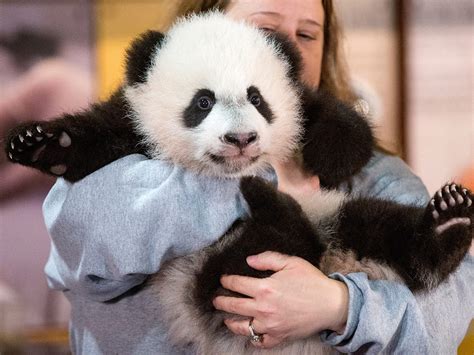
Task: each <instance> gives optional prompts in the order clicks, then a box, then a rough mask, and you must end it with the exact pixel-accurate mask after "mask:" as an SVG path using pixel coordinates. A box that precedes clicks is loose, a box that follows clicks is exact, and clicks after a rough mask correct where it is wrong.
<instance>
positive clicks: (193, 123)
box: [183, 89, 216, 128]
mask: <svg viewBox="0 0 474 355" xmlns="http://www.w3.org/2000/svg"><path fill="white" fill-rule="evenodd" d="M215 103H216V96H215V95H214V92H212V91H211V90H208V89H200V90H198V91H197V92H196V93H195V94H194V96H193V98H192V99H191V102H190V103H189V104H188V107H186V109H185V110H184V113H183V119H184V125H185V126H186V127H188V128H194V127H197V126H199V124H200V123H201V122H202V121H203V120H204V119H205V118H206V117H207V115H208V114H209V112H211V111H212V108H213V107H214V104H215Z"/></svg>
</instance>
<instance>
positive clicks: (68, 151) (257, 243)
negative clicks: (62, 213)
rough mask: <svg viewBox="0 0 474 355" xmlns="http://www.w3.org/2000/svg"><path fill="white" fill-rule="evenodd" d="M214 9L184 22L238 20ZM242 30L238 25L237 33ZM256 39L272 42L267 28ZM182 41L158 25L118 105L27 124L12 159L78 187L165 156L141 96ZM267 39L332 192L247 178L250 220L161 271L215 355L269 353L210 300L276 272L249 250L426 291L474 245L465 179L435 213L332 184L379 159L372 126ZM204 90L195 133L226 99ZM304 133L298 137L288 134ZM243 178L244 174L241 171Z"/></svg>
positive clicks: (311, 158) (175, 327) (136, 47)
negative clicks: (240, 281)
mask: <svg viewBox="0 0 474 355" xmlns="http://www.w3.org/2000/svg"><path fill="white" fill-rule="evenodd" d="M206 16H209V17H208V18H206ZM206 16H203V17H202V18H199V17H194V18H190V19H188V20H183V21H181V22H180V23H178V24H177V25H176V27H177V28H178V29H186V26H189V23H191V24H192V23H193V21H197V22H199V21H202V20H204V21H206V20H210V21H211V22H212V21H217V22H219V21H227V22H229V23H230V22H231V21H230V20H227V19H225V20H224V19H223V18H222V19H221V18H220V15H216V14H211V15H206ZM216 18H217V20H216ZM219 23H220V22H219ZM226 26H227V25H226ZM233 26H234V25H232V24H230V25H229V28H231V31H233ZM242 26H243V25H242ZM236 31H239V29H236ZM246 31H247V30H246ZM218 36H219V34H216V37H215V38H218ZM211 37H212V36H211ZM255 37H258V38H257V39H258V40H261V38H260V37H262V38H263V34H261V33H259V34H255ZM179 40H180V38H179V36H178V38H174V37H173V36H172V35H163V34H161V33H158V32H154V31H149V32H147V33H145V34H144V35H142V36H141V37H140V38H138V39H137V40H136V41H134V42H133V44H132V45H131V47H130V49H129V50H128V52H127V61H126V82H125V84H124V85H123V86H122V87H121V88H120V89H118V90H117V92H116V93H115V94H113V95H112V96H111V97H110V99H109V100H107V101H104V102H102V103H98V104H95V105H93V106H92V107H91V108H90V109H88V110H87V111H84V112H80V113H77V114H66V115H64V116H62V117H60V118H58V119H56V120H53V121H51V122H29V123H26V124H23V125H20V126H18V127H17V128H15V129H14V130H13V131H12V132H11V133H10V135H9V137H8V138H7V146H6V153H7V155H8V156H9V158H10V160H12V161H13V162H17V163H20V164H23V165H27V166H31V167H33V168H36V169H39V170H41V171H44V172H46V173H49V174H52V173H53V174H54V173H55V172H56V173H57V172H61V175H62V176H63V177H64V178H65V179H66V180H69V181H73V182H74V181H77V180H80V179H81V178H83V177H84V176H86V175H88V174H90V173H92V172H94V171H95V170H97V169H99V168H100V167H102V166H104V165H106V164H107V163H109V162H111V161H113V160H115V159H118V158H120V157H122V156H124V155H127V154H131V153H141V154H146V155H149V156H151V157H154V156H155V155H156V152H153V149H155V148H156V147H154V146H153V142H151V143H150V140H149V139H147V137H146V133H147V132H144V131H143V130H144V128H143V127H137V120H138V121H140V120H141V119H142V117H141V116H140V114H139V113H138V111H137V104H136V102H139V101H137V100H136V98H137V97H138V98H140V93H139V91H138V90H139V89H140V87H143V85H145V84H148V80H151V79H150V76H149V74H150V70H151V68H154V66H156V65H158V64H157V62H158V61H159V59H160V56H161V53H162V48H167V47H166V46H167V45H169V43H170V42H171V43H172V42H173V41H179ZM265 40H266V41H267V42H268V43H269V44H267V45H268V46H269V47H271V48H273V49H275V48H278V50H277V51H276V52H275V54H274V55H275V56H276V57H278V58H277V60H276V61H277V62H278V61H280V62H281V66H285V65H287V67H286V69H285V80H286V81H287V82H289V83H290V86H291V88H290V89H289V90H290V91H292V92H288V95H290V94H293V95H295V97H299V101H300V108H299V110H301V112H300V113H301V115H302V117H303V120H302V121H298V122H299V126H302V127H303V137H302V140H301V141H302V147H301V151H302V157H303V164H304V167H305V169H306V170H307V171H309V172H311V173H313V174H316V175H318V176H319V177H320V179H321V183H322V186H323V187H325V188H326V189H324V190H323V191H321V192H320V193H318V194H317V195H316V196H303V195H302V196H296V201H295V199H293V198H291V197H289V196H288V195H285V194H283V193H280V192H278V191H277V190H275V188H274V187H273V186H271V185H269V184H268V183H265V182H264V181H263V180H261V179H259V178H256V177H244V178H242V180H241V190H242V193H243V195H244V197H245V199H246V201H247V203H248V206H249V211H250V217H248V218H245V219H243V220H241V221H237V222H236V223H235V224H234V225H233V226H232V227H231V228H230V229H229V231H228V232H227V233H226V234H225V235H224V236H222V237H221V238H220V239H219V240H218V241H217V242H216V243H214V244H213V245H211V246H209V247H207V248H205V249H204V250H202V251H199V252H197V253H194V254H191V255H189V256H185V257H180V258H177V259H174V260H170V261H168V262H167V263H165V264H164V265H163V267H162V268H161V270H160V271H159V272H158V274H156V275H155V276H154V277H152V279H151V280H150V282H149V284H148V286H149V287H154V288H156V292H157V298H158V299H159V302H160V303H161V305H162V307H161V308H162V309H163V315H162V317H163V319H164V321H165V322H167V324H169V327H170V339H171V341H172V342H174V343H175V344H177V345H187V344H189V343H194V344H195V346H196V348H197V350H198V351H199V352H200V353H205V354H208V353H209V354H210V353H242V352H244V351H248V352H259V350H258V349H256V348H254V347H251V346H250V347H249V343H248V341H247V339H245V338H242V337H236V336H233V335H232V334H231V333H230V332H229V331H228V330H227V328H226V327H225V326H224V325H223V323H222V320H223V317H224V316H225V315H224V314H222V313H221V312H217V311H216V310H215V309H214V308H213V307H212V303H211V300H212V298H213V297H214V296H215V295H216V293H217V292H223V290H222V289H221V288H220V286H219V278H220V276H221V275H222V274H240V275H250V276H256V277H265V276H268V275H269V273H268V272H259V271H256V270H253V269H251V268H249V267H248V265H247V263H246V262H245V258H246V257H247V256H248V255H251V254H256V253H259V252H263V251H266V250H273V251H278V252H281V253H285V254H288V255H297V256H300V257H303V258H304V259H306V260H308V261H309V262H311V263H312V264H314V265H316V266H318V267H319V268H321V269H322V270H323V271H324V272H326V273H331V272H334V271H339V272H342V273H347V272H353V271H365V272H367V274H368V275H369V277H372V278H387V279H392V280H397V281H400V282H404V283H406V284H407V285H408V286H409V287H410V288H411V289H412V290H414V291H420V290H429V289H430V288H433V287H435V286H437V285H438V284H439V283H440V282H442V281H443V280H444V279H446V277H447V276H448V275H449V274H450V273H451V272H453V271H454V270H455V269H456V268H457V266H458V265H459V263H460V261H461V260H462V258H463V256H464V255H465V254H466V252H467V250H468V248H469V245H470V243H471V240H472V218H473V214H474V208H473V206H472V199H473V196H472V194H471V193H470V192H469V191H467V190H466V189H463V188H462V187H461V186H459V185H455V184H451V185H446V186H444V187H443V188H442V189H441V190H439V191H438V192H437V193H436V194H435V196H434V197H433V199H432V200H431V201H430V203H429V204H428V206H426V208H419V207H410V206H404V205H400V204H397V203H394V202H390V201H383V200H378V199H374V198H348V197H347V196H345V195H344V194H342V193H340V192H338V191H337V190H336V189H333V188H335V187H337V186H338V185H339V184H340V183H341V182H344V181H347V180H348V179H350V178H351V177H352V176H353V175H355V174H356V173H357V172H359V171H360V169H361V168H362V167H363V166H364V165H366V164H367V162H368V161H369V159H370V158H371V155H372V151H373V149H374V139H373V136H372V132H371V129H370V126H369V124H368V123H367V122H366V121H365V120H364V118H362V117H360V116H359V115H358V114H357V113H356V112H355V111H353V110H352V109H351V108H349V107H347V106H346V105H344V104H342V103H340V102H339V101H337V100H336V99H334V98H333V97H331V96H330V95H327V94H324V93H314V92H312V91H311V90H308V89H305V88H304V87H302V85H301V84H300V83H299V82H298V77H299V70H300V59H299V56H298V53H297V52H296V51H295V49H294V48H293V47H292V46H291V44H290V43H289V42H288V41H286V40H284V39H283V38H281V37H279V36H276V37H272V38H270V37H269V38H267V39H265ZM238 45H239V44H236V43H229V44H228V46H238ZM273 49H272V50H273ZM203 50H204V49H203ZM216 55H218V54H216ZM193 64H194V63H190V65H193ZM176 75H179V73H176ZM277 84H278V83H277ZM194 89H195V91H196V92H198V93H199V92H200V91H199V90H208V91H205V92H201V94H200V95H198V98H196V97H193V99H192V100H191V101H190V103H189V104H188V108H186V109H185V110H184V111H183V112H182V116H183V117H182V119H183V123H182V124H183V126H184V129H189V130H192V129H196V128H199V127H200V126H201V125H202V123H203V122H206V118H207V115H208V114H210V112H209V111H206V112H205V113H202V112H194V111H193V110H195V106H192V105H193V104H192V103H194V104H196V102H195V100H196V99H199V98H202V97H207V98H209V99H210V101H211V103H212V101H213V100H214V101H215V97H214V98H213V97H212V96H213V95H214V92H212V91H210V90H209V89H207V88H205V87H197V88H194ZM260 89H261V88H258V87H249V88H247V92H246V94H245V95H244V96H245V100H246V102H245V103H244V104H246V105H248V102H249V101H251V96H252V95H253V94H254V93H256V92H258V91H259V90H260ZM137 92H138V94H137ZM257 96H258V97H259V104H260V103H262V102H265V104H263V105H262V106H260V105H258V106H256V108H257V111H258V113H256V112H254V114H256V115H261V117H263V118H264V119H265V122H266V123H262V124H268V126H270V125H273V124H275V122H278V121H279V120H281V119H282V118H281V117H278V112H273V111H274V107H272V104H274V102H269V103H267V102H266V101H265V99H266V92H261V93H259V94H257ZM189 105H191V106H189ZM189 107H190V108H189ZM294 119H297V117H296V118H294ZM274 121H275V122H274ZM262 122H263V121H262ZM297 136H298V134H297V132H295V134H294V137H289V138H288V139H289V141H291V140H292V139H295V138H297ZM65 137H66V138H67V139H64V138H65ZM229 139H230V138H229ZM232 139H234V138H232ZM171 158H172V157H171ZM212 159H214V161H212ZM219 159H225V158H223V157H214V158H212V157H211V164H213V163H214V164H216V165H218V164H219ZM63 168H66V170H65V173H62V172H63V171H64V169H63ZM234 175H235V176H236V177H239V174H238V172H237V173H236V174H234ZM276 351H277V352H278V351H281V352H282V353H298V354H301V353H308V354H309V353H311V354H314V353H319V352H323V351H324V349H323V347H322V345H321V344H320V343H319V340H318V337H317V336H314V337H311V338H308V339H306V340H302V341H298V342H294V343H291V344H286V345H284V346H282V347H280V348H278V349H277V350H276Z"/></svg>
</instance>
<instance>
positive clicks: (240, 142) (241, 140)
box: [222, 132, 258, 149]
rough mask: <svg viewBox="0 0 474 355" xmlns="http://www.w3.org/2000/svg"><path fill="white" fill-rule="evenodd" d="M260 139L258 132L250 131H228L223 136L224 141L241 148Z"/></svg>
mask: <svg viewBox="0 0 474 355" xmlns="http://www.w3.org/2000/svg"><path fill="white" fill-rule="evenodd" d="M257 140H258V134H257V132H249V133H227V134H225V135H224V136H223V137H222V141H223V142H224V143H226V144H231V145H235V146H236V147H239V148H241V149H242V148H245V147H246V146H248V145H250V144H252V143H255V142H256V141H257Z"/></svg>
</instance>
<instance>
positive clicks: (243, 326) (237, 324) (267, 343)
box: [224, 319, 281, 348]
mask: <svg viewBox="0 0 474 355" xmlns="http://www.w3.org/2000/svg"><path fill="white" fill-rule="evenodd" d="M224 323H225V325H226V326H227V328H229V330H230V331H231V332H232V333H234V334H237V335H242V336H246V337H250V329H249V324H250V319H243V320H236V319H226V320H225V321H224ZM252 326H253V329H254V331H255V332H256V333H257V334H263V340H262V341H261V342H251V344H252V345H254V346H256V347H259V348H273V347H274V346H276V345H278V344H280V343H281V340H279V339H277V338H274V337H272V336H270V335H268V334H266V333H265V331H264V326H263V325H261V323H259V322H258V320H256V319H254V320H253V322H252ZM249 341H250V339H249Z"/></svg>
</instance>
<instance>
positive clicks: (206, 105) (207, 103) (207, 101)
mask: <svg viewBox="0 0 474 355" xmlns="http://www.w3.org/2000/svg"><path fill="white" fill-rule="evenodd" d="M213 105H214V101H213V100H212V99H211V98H210V97H209V96H201V97H200V98H199V99H198V100H197V106H198V107H199V108H200V109H201V110H204V111H206V110H210V109H211V108H212V106H213Z"/></svg>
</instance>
